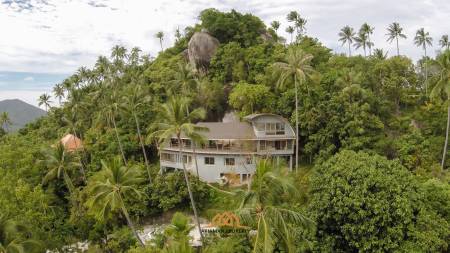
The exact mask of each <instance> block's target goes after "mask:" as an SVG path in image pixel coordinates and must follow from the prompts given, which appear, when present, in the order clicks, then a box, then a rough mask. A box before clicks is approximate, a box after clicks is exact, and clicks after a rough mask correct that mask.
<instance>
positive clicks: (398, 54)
mask: <svg viewBox="0 0 450 253" xmlns="http://www.w3.org/2000/svg"><path fill="white" fill-rule="evenodd" d="M395 39H396V41H397V56H400V49H399V48H398V37H395Z"/></svg>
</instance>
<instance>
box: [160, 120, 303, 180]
mask: <svg viewBox="0 0 450 253" xmlns="http://www.w3.org/2000/svg"><path fill="white" fill-rule="evenodd" d="M197 125H199V126H202V127H206V128H208V129H209V131H205V132H201V134H202V135H203V136H204V137H205V139H206V142H205V143H204V144H201V145H199V144H197V145H195V147H194V145H193V143H192V141H191V140H190V139H189V138H186V137H182V141H181V142H182V145H183V148H182V150H183V158H181V157H180V156H179V154H178V151H179V143H178V141H177V139H176V138H173V139H171V140H170V142H168V143H165V145H163V146H162V147H161V148H160V149H161V150H160V164H161V168H162V169H163V170H168V169H182V168H183V167H182V163H181V162H182V161H184V163H185V166H186V169H187V170H189V171H191V173H193V174H196V173H197V171H196V166H195V162H197V166H198V174H199V177H200V178H201V179H202V180H204V181H207V182H220V181H229V182H230V183H232V184H239V183H243V182H245V181H247V180H248V179H249V178H250V177H251V176H252V175H253V174H254V173H255V169H256V162H257V160H258V159H259V158H261V157H270V158H272V159H275V161H278V162H281V161H283V162H285V164H286V165H287V166H289V168H291V169H292V160H293V156H294V145H295V132H294V130H293V129H292V127H291V125H290V124H289V122H288V121H287V120H286V119H285V118H283V117H281V116H279V115H275V114H252V115H249V116H247V117H245V118H244V121H235V122H200V123H197ZM194 153H195V155H194ZM194 157H196V160H197V161H195V160H194ZM182 159H183V160H182Z"/></svg>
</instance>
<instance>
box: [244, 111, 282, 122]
mask: <svg viewBox="0 0 450 253" xmlns="http://www.w3.org/2000/svg"><path fill="white" fill-rule="evenodd" d="M261 116H273V117H276V118H279V119H280V120H282V121H284V122H286V123H288V124H289V120H287V119H285V118H283V117H282V116H280V115H277V114H273V113H254V114H250V115H247V116H245V117H244V119H245V120H249V121H252V120H254V119H256V118H258V117H261Z"/></svg>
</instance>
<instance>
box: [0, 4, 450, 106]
mask: <svg viewBox="0 0 450 253" xmlns="http://www.w3.org/2000/svg"><path fill="white" fill-rule="evenodd" d="M212 7H214V8H217V9H219V10H222V11H228V10H230V9H236V10H238V11H240V12H251V13H253V14H254V15H257V16H259V17H260V18H261V19H262V20H263V21H264V22H265V23H266V24H269V23H270V22H271V21H272V20H278V21H280V22H281V23H282V27H281V28H280V31H284V30H285V27H286V26H287V21H286V14H287V13H288V12H289V11H291V10H296V11H298V12H299V13H300V14H301V15H302V16H303V17H304V18H306V19H307V20H308V23H307V25H306V28H307V33H308V35H310V36H313V37H317V38H319V40H320V41H321V42H322V43H324V44H325V45H326V46H328V47H329V48H331V49H333V50H334V51H335V52H345V50H346V47H342V46H341V45H340V44H339V43H338V41H337V39H338V36H337V33H338V32H339V30H340V29H341V28H342V27H343V26H345V25H350V26H352V27H354V28H355V29H359V27H360V25H361V24H362V23H364V22H368V23H369V24H371V25H372V26H374V27H375V31H374V34H373V36H372V38H373V41H374V43H375V47H376V48H383V49H385V50H387V51H389V54H394V53H395V44H389V43H387V42H386V36H385V34H386V27H387V26H388V25H389V24H390V23H392V22H394V21H396V22H399V23H400V24H401V26H402V27H403V28H404V32H405V34H406V35H407V36H408V39H406V40H402V41H400V51H401V53H402V54H406V55H408V56H410V57H412V58H413V59H415V60H417V59H418V57H420V55H421V53H422V52H421V51H420V50H419V49H418V48H417V47H416V46H414V44H413V40H412V39H413V37H414V33H415V31H416V30H417V29H418V28H420V27H424V28H425V30H427V31H429V32H430V34H431V35H432V37H433V39H434V48H433V50H429V51H430V52H431V53H432V54H434V52H435V50H437V49H438V40H439V38H440V37H441V36H442V35H443V34H450V25H449V24H450V18H449V17H450V15H449V14H450V1H449V0H389V1H387V0H276V1H274V0H241V1H234V0H177V1H162V0H0V34H1V36H0V100H2V99H6V98H20V99H23V100H25V101H27V102H29V103H32V104H36V97H37V95H38V94H40V93H43V92H46V91H50V90H51V86H52V85H53V84H54V83H57V82H59V81H61V80H62V79H63V78H64V77H65V76H68V75H70V73H72V72H73V71H75V70H76V69H77V68H78V67H80V66H87V67H91V66H92V65H93V64H94V62H95V60H96V58H97V56H98V55H108V54H109V50H110V48H111V47H112V46H114V45H116V44H122V45H124V46H126V47H129V48H131V47H134V46H138V47H140V48H141V49H143V50H144V52H146V53H150V54H151V55H152V56H155V55H156V54H157V52H158V50H159V42H158V40H157V39H155V38H154V34H155V33H156V32H157V31H160V30H161V31H164V33H165V34H166V38H165V41H164V46H165V47H169V46H171V45H172V43H173V41H174V38H173V34H174V30H175V29H176V28H177V27H180V28H181V29H182V28H184V27H185V26H188V25H192V24H194V23H195V22H197V17H198V14H199V12H200V11H201V10H203V9H206V8H212ZM283 35H286V34H284V32H283ZM359 53H362V51H361V52H359ZM16 72H21V73H16ZM37 73H39V74H37Z"/></svg>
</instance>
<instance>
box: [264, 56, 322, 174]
mask: <svg viewBox="0 0 450 253" xmlns="http://www.w3.org/2000/svg"><path fill="white" fill-rule="evenodd" d="M312 59H313V56H312V55H311V54H308V53H305V52H304V51H303V50H301V49H299V48H289V50H288V52H287V54H286V56H285V59H284V61H283V62H276V63H274V64H273V67H274V68H275V71H277V72H279V74H280V75H279V79H278V81H277V84H276V85H277V87H278V88H284V87H285V86H286V84H287V80H288V79H290V78H294V89H295V129H296V130H295V131H296V132H295V133H296V137H295V138H296V140H295V144H296V146H295V152H296V156H295V168H298V150H299V143H298V139H299V131H298V84H300V85H303V84H304V83H305V81H306V78H307V77H308V76H310V75H311V74H312V73H313V72H314V70H313V68H312V67H311V60H312Z"/></svg>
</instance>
